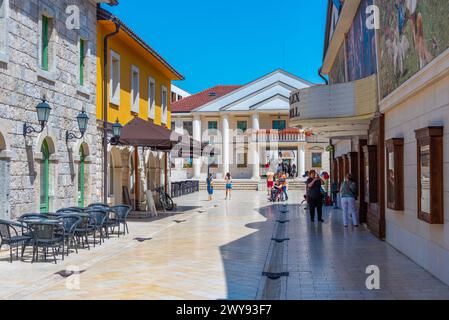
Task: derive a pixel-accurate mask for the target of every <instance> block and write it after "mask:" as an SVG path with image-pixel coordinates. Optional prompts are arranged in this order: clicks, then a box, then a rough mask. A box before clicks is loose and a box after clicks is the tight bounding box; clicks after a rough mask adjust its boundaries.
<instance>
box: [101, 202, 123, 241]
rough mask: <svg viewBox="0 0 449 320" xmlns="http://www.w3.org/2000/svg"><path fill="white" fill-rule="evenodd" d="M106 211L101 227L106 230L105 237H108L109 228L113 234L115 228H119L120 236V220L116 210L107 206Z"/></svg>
mask: <svg viewBox="0 0 449 320" xmlns="http://www.w3.org/2000/svg"><path fill="white" fill-rule="evenodd" d="M103 211H106V212H107V214H106V219H105V220H104V223H103V227H104V230H105V232H106V237H107V238H108V239H109V230H111V232H110V233H111V234H114V230H115V228H117V229H118V230H119V232H118V236H119V237H120V220H119V219H118V215H117V212H116V211H115V210H114V209H113V208H109V209H107V210H103Z"/></svg>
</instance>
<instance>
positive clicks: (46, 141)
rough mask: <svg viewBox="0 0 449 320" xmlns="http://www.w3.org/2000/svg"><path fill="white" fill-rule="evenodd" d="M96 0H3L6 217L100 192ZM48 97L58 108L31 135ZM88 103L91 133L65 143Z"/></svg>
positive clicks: (0, 92) (0, 214)
mask: <svg viewBox="0 0 449 320" xmlns="http://www.w3.org/2000/svg"><path fill="white" fill-rule="evenodd" d="M97 2H101V1H93V0H59V1H50V0H40V1H37V0H30V1H23V0H0V10H1V11H0V25H1V28H0V29H1V33H2V35H1V38H0V39H1V41H0V194H1V195H0V218H8V219H9V218H15V217H17V216H19V215H21V214H23V213H26V212H39V211H48V212H52V211H55V210H57V209H59V208H61V207H64V206H75V205H78V204H80V202H79V201H80V199H81V198H82V199H83V202H84V204H85V205H87V204H88V203H90V202H96V201H98V200H100V198H101V197H100V196H101V186H102V179H101V167H100V163H97V162H96V160H95V159H97V158H100V159H101V157H97V154H99V153H101V150H98V145H97V144H96V140H97V135H98V132H97V127H96V122H95V118H96V81H97V74H96V72H97V68H96V55H97V52H96V35H97V31H96V25H97V19H96V12H97ZM103 2H105V1H103ZM78 10H79V11H78ZM78 13H79V15H78ZM78 17H79V20H77V19H78ZM74 19H75V20H74ZM78 21H79V28H78V26H77V22H78ZM44 97H45V99H46V100H47V103H48V104H49V105H50V107H51V108H52V109H51V113H50V117H49V120H48V123H47V125H46V126H45V128H44V130H43V131H42V132H41V133H31V134H30V135H27V136H26V137H25V136H24V134H23V126H24V123H25V122H26V123H28V124H30V125H32V126H33V127H34V128H36V129H39V128H40V126H39V124H38V122H37V113H36V105H37V104H38V103H40V102H41V101H42V99H43V98H44ZM83 109H84V110H85V112H86V113H87V115H88V116H89V125H88V128H87V131H86V134H85V135H84V137H83V138H82V139H80V140H69V141H68V142H66V132H67V131H68V130H69V131H71V132H74V133H76V134H79V129H78V124H77V120H76V117H77V115H78V114H79V113H80V112H81V110H83ZM81 150H82V153H81ZM81 167H83V170H81ZM99 168H100V169H99ZM80 172H84V175H83V178H81V176H80ZM81 183H82V184H83V185H82V186H81V185H80V184H81ZM82 191H84V192H83V195H81V194H80V192H82Z"/></svg>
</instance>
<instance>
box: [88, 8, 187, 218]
mask: <svg viewBox="0 0 449 320" xmlns="http://www.w3.org/2000/svg"><path fill="white" fill-rule="evenodd" d="M117 26H119V31H118V32H117V33H115V34H113V35H111V36H110V37H108V40H107V59H108V60H107V67H106V69H105V67H104V62H105V61H104V56H105V50H104V39H105V37H106V36H107V35H109V34H112V33H114V32H115V31H117ZM96 54H97V96H96V99H97V100H96V103H97V123H98V127H99V128H102V127H103V121H104V88H103V87H104V79H105V77H106V79H107V87H106V90H107V95H106V96H107V103H106V107H107V122H108V123H109V124H112V123H114V122H115V121H116V120H117V119H118V121H119V122H120V123H121V124H122V125H123V126H125V125H126V124H127V123H128V122H130V121H131V120H132V119H134V118H135V117H139V118H141V119H144V120H146V121H149V122H153V123H154V124H156V125H160V126H163V127H166V128H168V129H170V126H171V111H170V110H171V105H170V92H171V81H173V80H182V79H183V76H182V75H181V74H179V73H178V72H177V71H176V70H175V69H174V68H173V67H171V66H170V65H169V64H168V63H167V62H166V61H165V60H164V59H163V58H162V57H161V56H160V55H159V54H158V53H157V52H156V51H155V50H153V49H152V48H151V47H150V46H149V45H148V44H147V43H145V42H144V41H143V40H142V39H141V38H140V37H139V36H138V35H137V34H136V33H134V32H133V31H132V30H131V29H130V28H129V27H128V26H126V25H125V24H124V23H123V22H121V21H120V20H118V19H117V18H116V17H114V16H113V15H112V14H110V13H109V12H107V11H106V10H104V9H101V8H99V9H98V13H97V53H96ZM107 166H108V168H107V169H108V179H106V181H107V184H108V190H107V192H108V203H110V204H120V203H125V204H131V205H133V207H134V209H135V210H146V209H148V203H147V202H148V201H147V200H148V199H147V197H146V196H147V191H152V192H154V191H155V190H156V189H157V188H158V187H161V186H167V185H168V181H167V180H168V179H167V178H166V177H167V171H166V170H168V168H167V160H166V155H164V154H163V153H161V152H157V151H154V150H153V151H150V150H142V149H138V148H133V147H130V146H126V147H125V146H111V145H109V146H108V161H107Z"/></svg>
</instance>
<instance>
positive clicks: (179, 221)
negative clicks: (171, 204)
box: [173, 220, 187, 223]
mask: <svg viewBox="0 0 449 320" xmlns="http://www.w3.org/2000/svg"><path fill="white" fill-rule="evenodd" d="M173 221H174V222H176V223H183V222H186V221H187V220H173Z"/></svg>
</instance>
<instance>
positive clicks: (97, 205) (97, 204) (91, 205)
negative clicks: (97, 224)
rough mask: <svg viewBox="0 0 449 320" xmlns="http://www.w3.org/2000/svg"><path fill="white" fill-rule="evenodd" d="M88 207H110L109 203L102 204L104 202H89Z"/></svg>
mask: <svg viewBox="0 0 449 320" xmlns="http://www.w3.org/2000/svg"><path fill="white" fill-rule="evenodd" d="M87 208H88V209H90V210H91V209H94V208H103V209H109V208H111V207H110V206H109V205H107V204H104V203H100V202H99V203H91V204H90V205H88V206H87Z"/></svg>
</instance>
